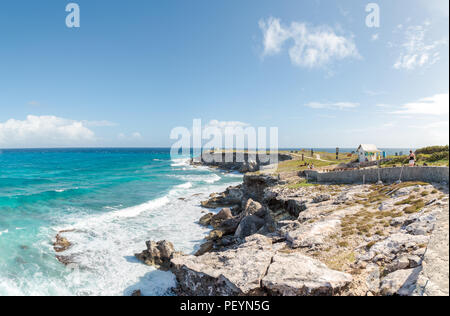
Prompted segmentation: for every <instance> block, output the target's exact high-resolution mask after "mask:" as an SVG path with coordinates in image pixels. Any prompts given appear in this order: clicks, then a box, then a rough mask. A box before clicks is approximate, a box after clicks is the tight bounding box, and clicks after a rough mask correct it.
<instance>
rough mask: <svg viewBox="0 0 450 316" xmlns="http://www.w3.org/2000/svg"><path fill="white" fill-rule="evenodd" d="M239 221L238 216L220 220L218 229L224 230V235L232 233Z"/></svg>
mask: <svg viewBox="0 0 450 316" xmlns="http://www.w3.org/2000/svg"><path fill="white" fill-rule="evenodd" d="M239 223H240V219H239V217H233V218H230V219H227V220H225V221H223V222H222V224H221V225H220V230H221V231H223V232H224V234H225V235H229V234H234V232H235V231H236V229H237V228H238V226H239Z"/></svg>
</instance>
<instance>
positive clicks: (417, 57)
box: [394, 22, 447, 70]
mask: <svg viewBox="0 0 450 316" xmlns="http://www.w3.org/2000/svg"><path fill="white" fill-rule="evenodd" d="M429 27H430V23H429V22H425V23H423V24H422V25H417V26H409V27H408V28H407V29H406V31H405V41H404V43H403V44H402V45H401V50H402V51H401V53H400V56H399V57H398V59H397V61H396V63H395V64H394V68H395V69H406V70H414V69H416V68H418V67H424V66H426V65H433V64H435V63H436V62H438V61H439V59H440V53H439V51H438V49H439V47H440V46H442V45H444V44H446V43H447V40H440V41H434V42H426V36H425V35H426V33H427V32H428V30H429Z"/></svg>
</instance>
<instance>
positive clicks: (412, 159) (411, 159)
mask: <svg viewBox="0 0 450 316" xmlns="http://www.w3.org/2000/svg"><path fill="white" fill-rule="evenodd" d="M415 165H416V155H415V154H414V153H413V151H412V150H410V151H409V166H410V167H414V166H415Z"/></svg>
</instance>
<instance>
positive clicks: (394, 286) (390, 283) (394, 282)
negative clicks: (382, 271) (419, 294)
mask: <svg viewBox="0 0 450 316" xmlns="http://www.w3.org/2000/svg"><path fill="white" fill-rule="evenodd" d="M420 270H421V268H420V267H418V268H415V269H408V270H398V271H395V272H393V273H390V274H388V275H387V276H386V277H385V278H383V280H382V281H381V286H380V291H381V294H382V295H385V296H392V295H400V296H410V295H412V294H413V293H414V291H415V290H416V283H417V278H418V277H419V273H420Z"/></svg>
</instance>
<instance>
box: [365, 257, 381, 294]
mask: <svg viewBox="0 0 450 316" xmlns="http://www.w3.org/2000/svg"><path fill="white" fill-rule="evenodd" d="M365 270H366V272H367V276H366V286H367V289H368V291H369V292H370V293H372V294H373V295H378V294H379V292H380V277H381V273H380V267H379V266H378V265H376V264H374V263H371V264H368V265H367V266H366V268H365Z"/></svg>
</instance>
